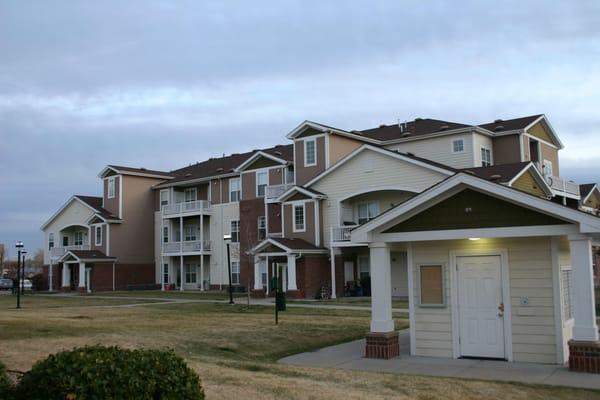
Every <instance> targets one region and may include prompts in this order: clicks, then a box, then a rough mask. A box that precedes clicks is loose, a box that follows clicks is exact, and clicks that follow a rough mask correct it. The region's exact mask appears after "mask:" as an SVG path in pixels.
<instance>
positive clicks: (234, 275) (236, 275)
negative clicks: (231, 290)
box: [231, 261, 241, 286]
mask: <svg viewBox="0 0 600 400" xmlns="http://www.w3.org/2000/svg"><path fill="white" fill-rule="evenodd" d="M240 281H241V279H240V262H239V261H231V286H234V285H235V286H239V285H240Z"/></svg>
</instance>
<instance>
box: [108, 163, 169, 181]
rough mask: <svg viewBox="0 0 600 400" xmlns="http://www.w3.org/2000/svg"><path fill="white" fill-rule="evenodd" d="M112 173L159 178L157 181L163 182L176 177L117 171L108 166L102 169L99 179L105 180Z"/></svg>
mask: <svg viewBox="0 0 600 400" xmlns="http://www.w3.org/2000/svg"><path fill="white" fill-rule="evenodd" d="M110 171H112V172H114V173H115V174H117V175H132V176H143V177H146V178H157V179H163V180H169V179H173V178H174V176H167V175H157V174H153V173H151V172H148V173H145V172H136V171H124V170H119V169H116V168H115V167H112V166H110V165H107V166H106V167H104V168H102V171H100V172H99V173H98V178H104V177H105V175H106V174H107V173H108V172H110Z"/></svg>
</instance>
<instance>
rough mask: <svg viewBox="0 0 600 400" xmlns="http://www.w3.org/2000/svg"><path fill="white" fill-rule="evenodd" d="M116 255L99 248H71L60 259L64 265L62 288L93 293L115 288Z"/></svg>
mask: <svg viewBox="0 0 600 400" xmlns="http://www.w3.org/2000/svg"><path fill="white" fill-rule="evenodd" d="M116 262H117V259H116V258H115V257H109V256H107V255H105V254H104V253H102V252H101V251H98V250H69V251H67V252H66V253H65V254H64V255H63V256H62V257H61V258H60V260H59V263H60V264H61V265H62V267H61V268H60V274H61V290H62V291H72V290H77V291H78V292H79V293H91V292H92V291H96V290H115V263H116Z"/></svg>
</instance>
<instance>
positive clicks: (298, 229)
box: [292, 202, 306, 232]
mask: <svg viewBox="0 0 600 400" xmlns="http://www.w3.org/2000/svg"><path fill="white" fill-rule="evenodd" d="M299 207H302V227H301V228H298V226H297V224H296V208H299ZM292 223H293V225H292V227H293V232H306V203H304V202H302V203H292Z"/></svg>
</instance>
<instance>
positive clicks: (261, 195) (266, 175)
mask: <svg viewBox="0 0 600 400" xmlns="http://www.w3.org/2000/svg"><path fill="white" fill-rule="evenodd" d="M259 175H265V177H266V178H267V181H266V183H265V184H264V186H265V191H264V193H263V194H260V193H259V190H258V188H259V187H260V186H263V185H260V184H259V183H258V176H259ZM268 186H269V170H268V169H263V170H258V171H256V197H265V195H266V194H267V187H268Z"/></svg>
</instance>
